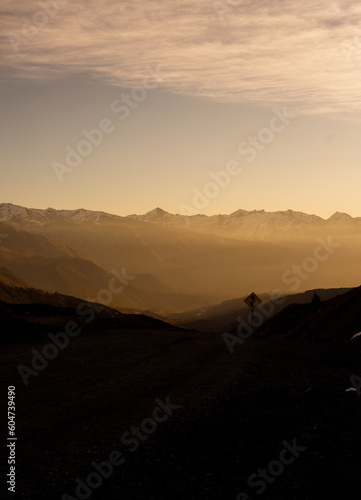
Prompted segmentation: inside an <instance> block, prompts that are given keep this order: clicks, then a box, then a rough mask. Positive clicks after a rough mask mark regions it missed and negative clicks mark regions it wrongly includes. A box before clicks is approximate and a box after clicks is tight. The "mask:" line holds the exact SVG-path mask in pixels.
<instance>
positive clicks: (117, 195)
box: [0, 0, 361, 218]
mask: <svg viewBox="0 0 361 500" xmlns="http://www.w3.org/2000/svg"><path fill="white" fill-rule="evenodd" d="M0 16H1V26H2V30H1V35H0V44H1V56H0V65H1V72H0V91H1V94H0V95H1V110H2V111H1V115H0V129H1V134H0V146H1V152H2V159H1V167H0V179H1V182H0V202H3V203H14V204H18V205H22V206H27V207H31V208H47V207H53V208H57V209H62V208H64V209H77V208H86V209H91V210H103V211H105V212H110V213H115V214H119V215H128V214H132V213H138V214H140V213H145V212H147V211H149V210H152V209H153V208H155V207H157V206H159V207H161V208H163V209H164V210H166V211H168V212H171V213H188V214H192V213H204V214H207V215H211V214H216V213H231V212H234V211H236V210H238V209H241V208H242V209H245V210H261V209H264V210H266V211H276V210H287V209H292V210H296V211H302V212H306V213H314V214H317V215H320V216H321V217H324V218H328V217H330V216H331V215H332V214H333V213H334V212H336V211H339V212H347V213H349V214H350V215H352V216H361V206H360V205H361V201H360V200H361V197H360V195H359V188H360V186H361V169H360V162H359V159H360V141H361V87H360V81H361V78H360V77H361V5H360V3H359V2H357V1H356V0H342V1H331V0H327V1H326V0H321V1H316V0H312V1H310V0H304V1H303V2H302V3H301V2H295V1H294V0H252V1H249V0H214V1H213V0H132V1H126V0H122V1H120V2H115V1H110V0H94V1H93V0H86V1H85V0H36V1H33V0H26V1H25V0H18V1H17V2H13V1H10V0H2V2H1V11H0Z"/></svg>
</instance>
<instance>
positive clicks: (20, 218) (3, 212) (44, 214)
mask: <svg viewBox="0 0 361 500" xmlns="http://www.w3.org/2000/svg"><path fill="white" fill-rule="evenodd" d="M100 217H108V218H115V219H121V218H122V217H119V216H117V215H112V214H107V213H105V212H97V211H92V210H85V209H83V208H80V209H78V210H56V209H54V208H47V209H46V210H42V209H38V208H25V207H20V206H18V205H13V204H12V203H0V221H2V222H8V223H13V224H15V225H16V224H20V223H21V224H23V225H24V224H25V225H26V224H30V225H32V224H33V225H34V226H42V225H45V224H50V223H53V222H54V221H56V222H66V221H67V220H69V219H71V220H72V221H74V222H78V223H82V222H84V221H87V220H94V222H96V221H97V220H98V219H99V218H100Z"/></svg>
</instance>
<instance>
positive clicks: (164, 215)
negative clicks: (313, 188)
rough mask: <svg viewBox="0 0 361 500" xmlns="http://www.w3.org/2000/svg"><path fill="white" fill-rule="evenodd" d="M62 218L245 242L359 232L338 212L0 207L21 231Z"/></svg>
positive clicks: (2, 216)
mask: <svg viewBox="0 0 361 500" xmlns="http://www.w3.org/2000/svg"><path fill="white" fill-rule="evenodd" d="M66 219H68V220H71V221H72V222H74V223H76V224H82V223H84V222H90V221H91V222H93V223H94V224H101V223H104V222H105V221H107V222H108V223H111V222H115V221H117V222H119V221H122V222H123V223H126V221H129V220H133V221H139V222H146V223H149V222H150V223H153V224H159V225H162V226H167V227H173V228H186V229H190V230H192V231H196V232H202V233H207V234H218V235H222V236H227V237H232V238H237V239H247V240H262V241H274V240H275V239H278V238H285V239H289V238H290V237H291V238H294V237H300V236H310V235H313V234H318V235H319V234H320V233H322V234H324V233H330V232H331V233H333V232H335V231H338V232H339V231H341V232H342V233H351V234H353V233H354V232H359V231H360V230H361V217H351V216H350V215H348V214H346V213H342V212H335V213H334V214H333V215H332V216H331V217H329V218H328V219H323V218H322V217H319V216H317V215H310V214H306V213H303V212H297V211H294V210H286V211H277V212H266V211H264V210H252V211H247V210H241V209H240V210H237V211H236V212H233V213H231V214H229V215H224V214H218V215H212V216H207V215H202V214H198V215H179V214H171V213H169V212H166V211H164V210H162V209H161V208H159V207H157V208H155V209H154V210H151V211H149V212H147V213H146V214H144V215H134V214H133V215H128V216H126V217H122V216H118V215H112V214H108V213H105V212H100V211H91V210H84V209H79V210H55V209H53V208H48V209H46V210H41V209H28V208H24V207H20V206H17V205H12V204H11V203H2V204H0V220H1V221H3V222H10V223H15V224H20V225H21V226H23V228H24V229H25V228H26V227H29V228H31V229H34V227H38V228H39V227H41V226H48V225H49V224H52V223H55V224H59V223H62V222H64V221H65V220H66Z"/></svg>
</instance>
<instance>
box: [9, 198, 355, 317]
mask: <svg viewBox="0 0 361 500" xmlns="http://www.w3.org/2000/svg"><path fill="white" fill-rule="evenodd" d="M360 221H361V218H352V217H350V216H348V215H347V214H339V213H336V214H334V215H333V216H332V217H330V218H329V219H328V220H324V219H322V218H320V217H317V216H315V215H307V214H303V213H301V212H293V211H291V210H288V211H286V212H273V213H268V212H264V211H263V210H261V211H253V212H247V211H245V210H238V211H237V212H234V213H233V214H231V215H217V216H211V217H208V216H205V215H195V216H183V215H172V214H169V213H167V212H165V211H164V210H162V209H160V208H156V209H155V210H152V211H150V212H148V213H147V214H145V215H129V216H127V217H121V216H117V215H112V214H107V213H104V212H99V211H91V210H83V209H79V210H55V209H52V208H48V209H46V210H41V209H29V208H25V207H20V206H17V205H12V204H9V203H3V204H0V282H2V283H3V284H5V285H8V286H28V287H32V288H37V289H42V290H45V291H48V292H58V293H59V294H65V295H70V296H75V297H80V298H83V299H89V298H92V299H93V300H96V299H97V300H98V301H100V302H101V300H102V297H104V296H105V295H106V293H107V292H106V290H107V289H108V286H109V282H110V280H112V279H113V278H114V274H113V273H114V272H117V273H118V275H119V274H121V272H122V270H124V271H125V272H126V274H127V275H129V276H132V277H134V279H131V280H130V281H129V282H128V284H127V286H126V287H125V288H124V290H123V291H122V292H121V293H119V294H113V296H112V302H111V304H109V305H110V306H111V307H115V308H117V309H118V310H121V311H123V312H144V313H147V314H153V315H154V316H157V317H162V318H167V319H169V318H173V319H174V318H175V319H177V317H178V316H179V315H182V314H183V313H184V314H185V315H186V319H185V321H193V320H194V321H196V320H197V317H193V318H190V317H189V315H188V314H187V312H189V311H198V312H199V311H201V310H202V309H205V310H209V309H210V308H211V307H213V306H217V305H218V304H220V303H221V302H223V301H225V300H229V299H235V298H238V297H242V296H244V295H246V294H248V293H250V292H251V291H256V292H258V293H259V294H262V293H267V292H270V291H271V290H275V289H280V290H282V291H283V292H284V293H285V294H286V295H287V294H289V293H291V292H293V293H301V292H303V291H305V290H310V289H316V288H340V287H344V288H351V287H355V286H358V285H359V274H360V271H361V261H360V252H361V231H360V229H361V222H360ZM330 236H331V237H332V241H335V242H337V243H338V245H339V248H337V250H336V251H335V252H332V255H331V256H330V258H328V257H327V258H326V259H324V260H322V261H320V262H316V267H315V268H314V269H313V270H312V272H310V273H306V274H305V273H304V275H305V276H306V277H307V279H306V278H304V279H301V280H299V286H298V287H297V289H296V290H294V289H292V290H290V287H289V283H290V281H288V283H287V282H285V280H284V278H283V277H284V274H285V272H286V273H288V276H291V275H292V272H291V271H292V269H293V268H294V266H300V265H301V264H302V263H303V262H306V261H307V259H308V261H309V260H310V259H311V260H312V259H313V255H314V251H315V248H316V246H317V245H319V238H323V239H324V240H325V241H326V240H327V238H329V237H330ZM104 291H105V292H104ZM98 295H99V297H98ZM237 300H238V299H237ZM198 312H197V314H198ZM178 319H179V318H178ZM198 319H201V318H199V317H198ZM202 319H206V318H202Z"/></svg>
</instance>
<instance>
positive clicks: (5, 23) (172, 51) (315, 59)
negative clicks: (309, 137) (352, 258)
mask: <svg viewBox="0 0 361 500" xmlns="http://www.w3.org/2000/svg"><path fill="white" fill-rule="evenodd" d="M54 1H56V0H54ZM46 3H47V0H44V2H43V4H44V5H45V4H46ZM50 3H51V2H49V4H50ZM59 5H60V4H59ZM42 9H43V7H41V2H40V3H39V1H33V0H31V1H29V0H19V1H17V2H13V1H12V0H3V2H2V35H1V44H2V46H3V56H2V68H1V70H2V75H3V79H14V78H22V79H27V78H31V79H41V80H43V79H49V78H50V79H52V78H59V77H61V78H64V77H71V76H72V75H77V74H88V75H91V76H92V77H93V78H96V79H101V80H103V81H104V82H106V83H110V84H115V85H122V86H130V87H132V86H137V85H138V84H139V83H140V82H141V81H142V79H143V77H144V72H145V68H146V67H148V66H153V67H154V66H155V65H156V64H160V66H161V70H162V77H163V86H164V87H165V88H167V89H168V90H170V91H172V92H175V93H181V94H187V95H196V96H204V97H207V98H211V99H215V100H218V101H229V102H256V103H260V104H262V103H266V104H267V105H272V104H275V105H276V104H289V105H295V106H297V107H298V109H299V110H301V111H302V110H303V111H304V112H313V111H316V112H329V111H333V112H344V111H350V112H352V111H356V112H358V111H359V109H360V105H361V98H360V97H361V95H360V94H361V93H360V90H359V88H360V76H361V49H360V54H359V55H358V54H357V52H355V55H354V57H352V58H346V57H345V55H344V53H343V52H342V50H341V44H342V43H347V42H348V43H350V44H352V43H353V42H352V40H354V39H355V37H356V36H357V29H361V5H360V4H359V2H357V1H356V0H342V1H341V0H340V1H330V0H321V1H316V0H304V1H303V2H302V3H300V2H295V1H294V0H252V1H249V0H244V1H243V2H240V3H239V5H237V6H235V7H233V8H232V9H231V11H230V12H229V13H228V14H226V15H225V16H223V17H222V16H219V14H218V13H217V11H216V8H215V6H214V3H213V2H212V1H209V0H192V1H190V0H178V1H175V0H147V1H145V0H132V1H125V0H122V1H121V2H114V1H112V0H87V1H86V0H70V1H69V2H68V3H65V4H64V5H63V6H60V8H59V11H58V13H57V15H56V16H54V17H50V16H48V17H49V20H48V22H47V23H46V24H45V25H44V26H43V27H39V29H38V32H37V34H36V35H34V36H32V37H31V38H30V39H29V40H28V42H24V43H23V44H22V45H19V47H18V48H19V50H18V52H15V51H14V50H13V48H12V46H11V43H10V40H9V37H8V35H9V34H10V33H13V34H17V35H19V36H22V27H23V23H24V18H27V19H28V20H29V21H31V22H32V19H33V16H34V14H35V13H36V12H38V11H41V10H42ZM359 43H360V47H361V38H360V42H359Z"/></svg>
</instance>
